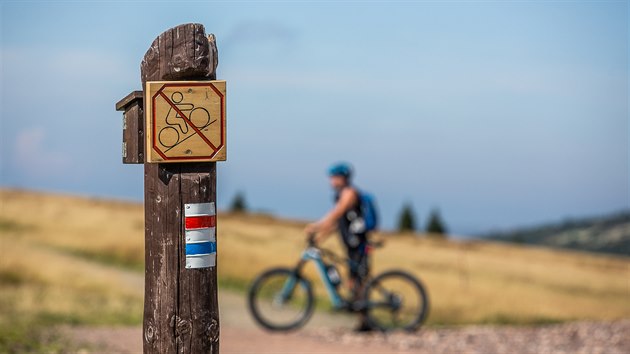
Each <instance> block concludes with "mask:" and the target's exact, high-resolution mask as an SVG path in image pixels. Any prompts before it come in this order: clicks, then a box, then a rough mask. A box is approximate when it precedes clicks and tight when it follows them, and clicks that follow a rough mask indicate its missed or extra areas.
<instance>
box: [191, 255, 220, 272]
mask: <svg viewBox="0 0 630 354" xmlns="http://www.w3.org/2000/svg"><path fill="white" fill-rule="evenodd" d="M216 263H217V255H216V253H213V254H204V255H199V256H186V269H195V268H208V267H214V266H215V265H216Z"/></svg>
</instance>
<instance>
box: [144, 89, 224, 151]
mask: <svg viewBox="0 0 630 354" xmlns="http://www.w3.org/2000/svg"><path fill="white" fill-rule="evenodd" d="M225 96H226V95H225V81H218V80H215V81H148V82H147V83H146V87H145V96H144V97H145V104H144V107H145V112H146V116H145V117H146V119H145V121H146V130H145V131H146V152H147V153H146V158H147V159H146V162H148V163H152V162H153V163H155V162H160V163H162V162H210V161H225V160H226V157H227V154H226V141H225V140H226V139H225V138H226V121H225V108H226V107H225Z"/></svg>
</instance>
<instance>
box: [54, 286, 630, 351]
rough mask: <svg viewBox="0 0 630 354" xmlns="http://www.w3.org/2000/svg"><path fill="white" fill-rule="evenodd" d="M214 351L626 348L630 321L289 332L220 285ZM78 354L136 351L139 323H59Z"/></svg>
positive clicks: (346, 322)
mask: <svg viewBox="0 0 630 354" xmlns="http://www.w3.org/2000/svg"><path fill="white" fill-rule="evenodd" d="M219 303H220V311H221V340H220V343H221V353H222V354H231V353H269V354H272V353H273V354H281V353H287V354H288V353H296V354H297V353H310V354H314V353H357V354H358V353H436V354H439V353H471V354H472V353H483V354H486V353H535V354H544V353H588V354H595V353H606V354H615V353H624V354H627V353H630V319H627V320H620V321H612V322H574V323H565V324H557V325H549V326H536V327H522V326H519V327H516V326H466V327H450V328H423V329H421V330H420V331H418V332H417V333H413V334H407V333H392V334H383V333H372V334H357V333H353V332H352V331H351V330H350V328H352V326H353V324H354V322H355V318H353V317H351V316H348V315H345V314H331V313H326V312H317V313H315V315H314V316H313V318H312V319H311V321H310V322H309V323H308V325H307V326H306V327H305V328H303V329H301V330H299V331H296V332H292V333H288V334H285V333H270V332H267V331H264V330H261V329H260V328H259V327H257V326H256V325H255V324H254V323H253V321H252V319H251V316H250V315H249V313H248V312H247V310H246V308H247V307H246V304H245V299H244V297H243V295H242V294H240V293H234V292H230V291H229V290H222V291H221V293H220V295H219ZM63 332H64V333H66V334H67V335H68V336H69V337H70V339H71V340H72V341H73V342H75V343H76V344H77V345H78V346H79V347H84V348H90V349H89V350H88V349H86V350H81V351H80V352H81V353H141V352H142V341H141V339H142V328H140V327H113V328H112V327H66V328H64V329H63Z"/></svg>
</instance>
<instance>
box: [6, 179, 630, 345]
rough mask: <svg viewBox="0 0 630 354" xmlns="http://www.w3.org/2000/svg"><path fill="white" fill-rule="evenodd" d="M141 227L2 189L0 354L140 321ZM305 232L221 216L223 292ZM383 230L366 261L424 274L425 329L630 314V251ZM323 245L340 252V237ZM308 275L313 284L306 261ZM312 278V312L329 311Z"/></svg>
mask: <svg viewBox="0 0 630 354" xmlns="http://www.w3.org/2000/svg"><path fill="white" fill-rule="evenodd" d="M143 227H144V226H143V210H142V205H141V204H139V203H129V202H121V201H108V200H99V199H91V198H81V197H73V196H65V195H55V194H44V193H35V192H27V191H16V190H6V189H0V250H1V253H2V254H1V257H0V289H1V291H0V351H2V350H1V349H2V341H3V340H5V341H6V340H7V338H14V340H15V338H18V339H19V338H21V337H20V336H33V335H34V333H36V332H35V331H34V330H33V328H36V327H37V326H49V325H58V324H71V325H120V324H131V325H138V324H139V323H141V318H142V296H143V293H142V288H143V287H142V285H143V284H142V274H143V269H144V268H143V267H144V266H143V260H144V231H143ZM302 228H303V224H302V223H299V222H294V221H286V220H280V219H275V218H272V217H269V216H261V215H230V214H220V215H219V218H218V250H219V251H218V257H219V260H218V262H219V264H220V266H219V285H220V289H219V291H220V295H219V296H220V298H221V293H222V291H227V290H229V291H230V293H234V292H236V293H241V294H242V293H243V291H244V290H245V289H246V287H247V285H248V284H249V283H250V282H251V280H252V279H253V277H254V276H255V275H256V274H258V273H259V272H261V271H262V270H263V269H266V268H268V267H270V266H276V265H285V266H290V265H293V264H294V263H295V262H296V261H297V259H298V257H299V254H300V252H301V250H302V249H303V248H304V246H305V242H304V237H303V234H302ZM384 237H385V239H386V246H385V248H383V249H380V250H377V251H376V253H375V255H374V262H373V264H374V269H375V271H376V272H380V271H383V270H385V269H390V268H403V269H406V270H408V271H410V272H412V273H413V274H415V275H417V276H418V277H420V278H421V279H422V281H423V282H424V283H425V285H426V287H427V288H428V291H429V294H430V297H431V300H432V307H431V313H430V314H429V318H428V321H427V325H428V326H429V327H431V326H437V325H464V324H544V323H555V322H565V321H574V320H614V319H623V318H630V302H628V296H629V295H630V294H629V292H628V291H629V290H628V274H629V271H630V258H620V257H610V256H605V255H591V254H585V253H581V252H571V251H563V250H554V249H546V248H537V247H523V246H518V245H509V244H504V243H493V242H487V241H449V240H435V239H427V238H424V237H417V236H414V235H397V234H392V235H387V236H384ZM326 246H327V247H330V248H331V249H333V250H339V244H337V243H336V241H331V242H329V244H328V245H326ZM308 275H309V277H310V278H311V279H313V280H316V277H315V272H314V268H311V269H309V274H308ZM315 284H316V292H317V295H318V308H320V309H326V308H327V303H328V302H327V301H326V299H325V297H324V291H323V289H322V288H321V286H320V284H319V282H315ZM225 315H228V316H229V313H228V314H225V313H222V316H225ZM9 340H10V339H9ZM38 350H39V351H42V349H41V348H36V349H35V350H32V351H38Z"/></svg>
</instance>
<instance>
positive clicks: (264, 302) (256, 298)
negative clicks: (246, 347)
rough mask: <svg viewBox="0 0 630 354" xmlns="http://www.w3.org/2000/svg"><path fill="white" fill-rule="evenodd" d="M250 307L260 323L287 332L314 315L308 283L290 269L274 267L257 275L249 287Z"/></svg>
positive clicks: (311, 291) (298, 326) (312, 300)
mask: <svg viewBox="0 0 630 354" xmlns="http://www.w3.org/2000/svg"><path fill="white" fill-rule="evenodd" d="M248 303H249V310H250V312H251V313H252V316H253V317H254V319H255V320H256V322H258V323H259V324H260V325H261V326H263V327H265V328H267V329H269V330H273V331H288V330H293V329H297V328H300V327H301V326H303V325H304V324H305V323H306V322H307V321H308V320H309V319H310V317H311V315H312V314H313V308H314V297H313V290H312V287H311V284H310V282H309V281H308V280H306V279H304V278H302V277H301V276H300V275H299V274H297V273H296V272H295V271H294V270H293V269H289V268H274V269H270V270H268V271H266V272H264V273H262V274H261V275H259V276H258V277H257V278H256V279H255V280H254V282H253V283H252V286H251V287H250V289H249V294H248Z"/></svg>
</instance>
